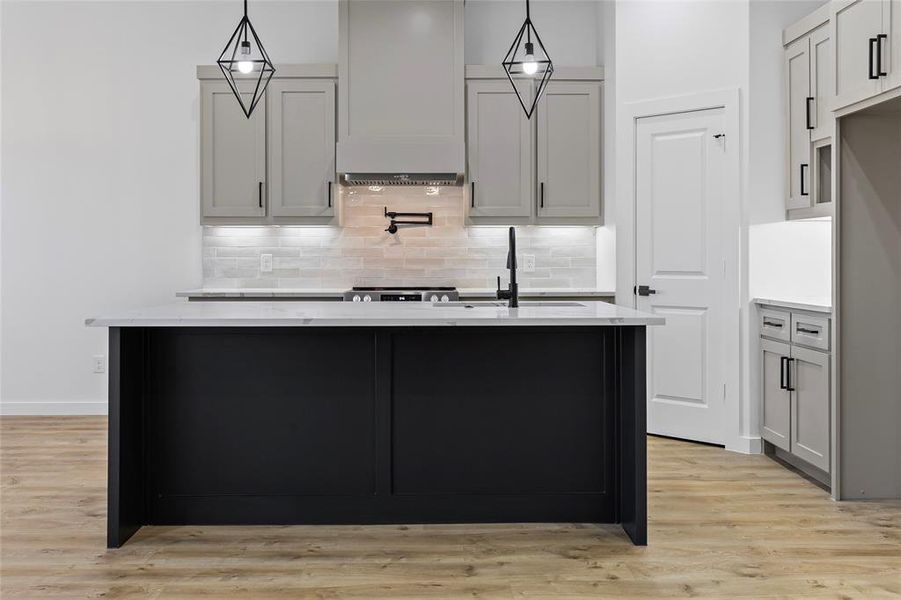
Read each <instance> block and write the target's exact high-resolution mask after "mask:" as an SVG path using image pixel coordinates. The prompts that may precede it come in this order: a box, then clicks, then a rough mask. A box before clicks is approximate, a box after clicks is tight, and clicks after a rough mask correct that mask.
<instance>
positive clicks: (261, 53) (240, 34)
mask: <svg viewBox="0 0 901 600" xmlns="http://www.w3.org/2000/svg"><path fill="white" fill-rule="evenodd" d="M216 64H218V65H219V69H221V70H222V74H223V75H225V80H226V81H227V82H228V86H229V87H230V88H231V90H232V92H234V94H235V97H236V98H237V99H238V104H239V105H240V106H241V110H242V111H244V115H245V116H246V117H247V118H248V119H249V118H250V115H251V113H252V112H253V109H255V108H256V107H257V104H258V103H259V101H260V99H261V98H262V97H263V92H265V91H266V86H267V85H269V80H270V79H272V75H273V74H274V73H275V67H274V66H272V61H271V60H269V55H268V54H266V49H265V48H263V43H262V42H260V38H259V37H258V36H257V32H256V29H254V28H253V24H252V23H251V22H250V19H248V18H247V0H244V16H243V17H242V18H241V20H240V21H239V22H238V27H237V28H236V29H235V32H234V33H232V36H231V37H230V38H229V39H228V43H227V44H226V45H225V49H224V50H223V51H222V54H220V55H219V60H217V61H216ZM239 81H240V82H243V83H244V85H243V86H241V87H243V88H244V93H243V94H242V92H241V88H239V86H238V82H239ZM251 88H252V91H253V95H252V96H251V97H250V99H249V101H245V99H244V96H246V95H247V94H248V93H249V92H250V91H251Z"/></svg>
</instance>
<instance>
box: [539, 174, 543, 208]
mask: <svg viewBox="0 0 901 600" xmlns="http://www.w3.org/2000/svg"><path fill="white" fill-rule="evenodd" d="M538 203H539V208H544V182H543V181H542V182H541V183H540V184H539V185H538Z"/></svg>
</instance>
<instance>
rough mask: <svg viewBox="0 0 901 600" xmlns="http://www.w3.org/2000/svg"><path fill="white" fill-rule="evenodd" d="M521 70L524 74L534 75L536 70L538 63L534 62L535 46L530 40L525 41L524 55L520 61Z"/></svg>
mask: <svg viewBox="0 0 901 600" xmlns="http://www.w3.org/2000/svg"><path fill="white" fill-rule="evenodd" d="M522 72H523V73H525V74H526V75H534V74H535V73H537V72H538V63H537V62H535V47H534V46H533V45H532V42H526V56H525V58H523V61H522Z"/></svg>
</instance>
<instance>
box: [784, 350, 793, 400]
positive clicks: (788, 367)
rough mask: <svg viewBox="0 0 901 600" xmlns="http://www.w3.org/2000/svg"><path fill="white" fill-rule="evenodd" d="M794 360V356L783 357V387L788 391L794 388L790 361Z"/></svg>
mask: <svg viewBox="0 0 901 600" xmlns="http://www.w3.org/2000/svg"><path fill="white" fill-rule="evenodd" d="M794 361H795V359H794V358H791V357H789V358H786V359H785V389H786V390H787V391H789V392H794V391H795V388H793V387H792V363H793V362H794Z"/></svg>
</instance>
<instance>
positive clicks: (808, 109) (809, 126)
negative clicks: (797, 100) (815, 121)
mask: <svg viewBox="0 0 901 600" xmlns="http://www.w3.org/2000/svg"><path fill="white" fill-rule="evenodd" d="M811 102H813V96H808V97H807V106H806V109H807V118H806V121H807V129H813V125H811V124H810V113H811V112H812V111H811V110H810V103H811Z"/></svg>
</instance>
